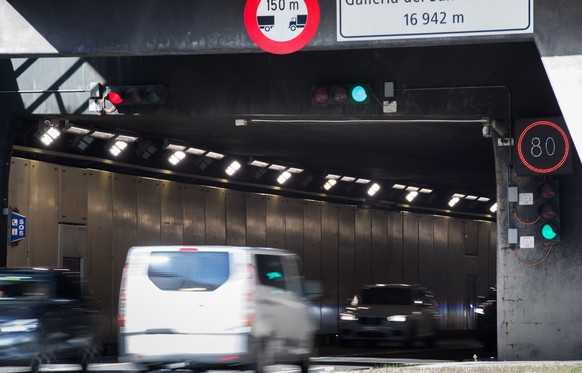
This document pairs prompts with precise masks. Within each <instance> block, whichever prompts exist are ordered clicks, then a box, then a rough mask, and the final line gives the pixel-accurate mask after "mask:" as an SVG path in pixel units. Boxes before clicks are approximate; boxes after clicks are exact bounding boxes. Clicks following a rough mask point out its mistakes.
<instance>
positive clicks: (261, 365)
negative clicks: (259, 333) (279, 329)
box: [252, 338, 274, 373]
mask: <svg viewBox="0 0 582 373" xmlns="http://www.w3.org/2000/svg"><path fill="white" fill-rule="evenodd" d="M273 355H274V352H273V347H272V343H271V342H270V341H269V339H268V338H263V339H261V340H260V341H259V343H258V344H257V349H256V353H255V361H254V363H253V364H252V365H253V366H252V369H253V370H254V371H255V373H264V372H265V368H266V367H268V366H269V365H273V364H274V356H273Z"/></svg>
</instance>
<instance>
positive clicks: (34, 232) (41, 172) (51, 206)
mask: <svg viewBox="0 0 582 373" xmlns="http://www.w3.org/2000/svg"><path fill="white" fill-rule="evenodd" d="M30 164H31V166H30V167H31V169H30V185H29V188H30V205H29V214H30V217H29V219H28V227H27V229H28V232H27V236H28V238H27V240H29V245H30V248H31V249H30V253H29V256H30V260H29V264H30V265H31V266H55V265H57V264H58V260H59V258H58V254H57V239H58V238H57V225H58V221H59V218H58V215H59V207H58V196H59V190H58V189H59V171H58V166H55V165H53V164H50V163H43V162H37V161H30ZM40 248H42V249H40Z"/></svg>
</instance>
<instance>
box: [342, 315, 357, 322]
mask: <svg viewBox="0 0 582 373" xmlns="http://www.w3.org/2000/svg"><path fill="white" fill-rule="evenodd" d="M357 319H358V316H356V315H354V314H353V313H340V320H342V321H356V320H357Z"/></svg>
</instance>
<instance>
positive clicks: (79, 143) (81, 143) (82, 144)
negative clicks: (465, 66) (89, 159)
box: [71, 135, 95, 153]
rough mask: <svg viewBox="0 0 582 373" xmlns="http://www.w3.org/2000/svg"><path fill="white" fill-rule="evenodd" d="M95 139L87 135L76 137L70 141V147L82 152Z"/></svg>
mask: <svg viewBox="0 0 582 373" xmlns="http://www.w3.org/2000/svg"><path fill="white" fill-rule="evenodd" d="M94 140H95V139H94V138H92V137H91V136H87V135H77V136H75V137H74V138H73V139H72V141H71V146H72V147H73V148H75V150H77V151H79V152H81V153H82V152H84V151H85V150H86V149H87V148H88V147H89V145H91V143H92V142H93V141H94Z"/></svg>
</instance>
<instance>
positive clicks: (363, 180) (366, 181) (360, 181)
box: [356, 179, 377, 185]
mask: <svg viewBox="0 0 582 373" xmlns="http://www.w3.org/2000/svg"><path fill="white" fill-rule="evenodd" d="M371 181H372V180H368V179H357V180H356V184H370V182H371ZM376 185H377V184H376Z"/></svg>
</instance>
